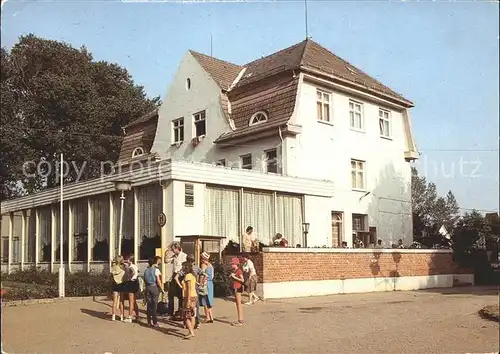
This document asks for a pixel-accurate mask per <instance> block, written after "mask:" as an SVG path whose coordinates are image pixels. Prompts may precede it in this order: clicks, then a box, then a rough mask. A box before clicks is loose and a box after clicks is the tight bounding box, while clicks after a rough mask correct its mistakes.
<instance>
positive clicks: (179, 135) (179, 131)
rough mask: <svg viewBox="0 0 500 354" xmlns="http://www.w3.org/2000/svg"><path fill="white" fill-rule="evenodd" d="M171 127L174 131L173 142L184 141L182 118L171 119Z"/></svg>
mask: <svg viewBox="0 0 500 354" xmlns="http://www.w3.org/2000/svg"><path fill="white" fill-rule="evenodd" d="M172 128H173V131H174V144H175V143H182V142H183V141H184V118H179V119H176V120H174V121H172Z"/></svg>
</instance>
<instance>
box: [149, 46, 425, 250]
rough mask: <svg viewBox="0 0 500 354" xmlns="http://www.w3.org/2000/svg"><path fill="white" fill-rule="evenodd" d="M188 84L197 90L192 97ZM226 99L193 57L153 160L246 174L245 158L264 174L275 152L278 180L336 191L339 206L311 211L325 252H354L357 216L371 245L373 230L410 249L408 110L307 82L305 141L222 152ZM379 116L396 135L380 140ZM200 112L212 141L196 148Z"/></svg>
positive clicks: (299, 120) (180, 75) (274, 139)
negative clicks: (179, 133)
mask: <svg viewBox="0 0 500 354" xmlns="http://www.w3.org/2000/svg"><path fill="white" fill-rule="evenodd" d="M188 79H189V81H190V89H187V80H188ZM318 89H319V90H321V91H322V92H325V93H328V95H329V116H330V122H324V121H318V116H317V90H318ZM220 92H221V89H220V87H219V86H218V85H217V84H216V83H215V81H214V80H212V78H211V77H210V75H209V74H208V73H207V72H206V71H205V70H204V69H203V68H202V67H201V65H200V64H199V63H198V62H197V61H196V59H195V58H194V57H193V56H192V55H191V54H190V53H188V54H187V55H186V56H185V58H184V59H183V61H182V63H181V65H180V68H179V71H178V72H177V74H176V76H175V78H174V81H173V83H172V85H171V87H170V88H169V90H168V93H167V97H166V98H165V101H164V103H163V105H162V107H161V108H160V110H159V123H158V129H157V135H156V139H155V143H154V145H153V152H155V153H157V154H159V156H161V157H164V158H173V159H176V160H187V161H197V162H204V163H216V162H217V161H220V160H221V159H223V160H224V162H225V165H226V166H228V167H232V168H241V167H242V160H241V156H243V155H247V154H251V156H252V169H254V170H257V171H262V172H265V171H266V151H267V150H270V149H276V151H277V155H278V160H279V162H280V163H279V169H278V173H280V174H283V175H288V176H295V177H302V178H308V179H316V180H328V181H332V182H333V183H334V184H335V196H334V197H333V198H331V199H330V200H329V201H325V200H321V202H318V203H313V204H314V206H310V207H311V208H313V209H308V210H306V211H305V220H304V221H305V222H309V223H310V225H311V226H310V227H311V232H314V234H316V235H320V236H318V237H319V239H318V242H319V243H320V244H318V245H319V246H323V245H324V246H329V247H330V246H337V243H339V242H340V241H346V242H347V243H348V245H349V246H352V244H353V228H355V226H354V225H353V224H354V223H353V221H352V218H353V216H352V215H353V214H359V216H356V217H357V218H358V219H359V218H363V222H362V224H363V230H362V231H365V234H364V240H365V243H367V242H368V243H369V242H370V241H369V240H368V231H369V230H370V228H375V229H373V230H376V231H375V232H376V238H377V239H382V240H383V244H384V245H385V246H390V245H391V244H394V243H396V242H397V240H398V239H402V240H403V243H405V244H410V243H411V242H412V240H413V235H412V216H411V188H410V181H411V165H410V163H409V162H407V161H406V160H405V153H407V152H408V151H410V152H414V151H415V146H414V142H413V138H412V135H411V125H410V120H409V112H408V110H407V109H406V108H405V107H403V106H399V105H397V104H395V103H391V102H389V101H387V100H384V99H381V98H379V97H375V96H372V95H369V94H367V93H363V92H361V91H358V90H355V89H347V88H345V87H343V86H340V85H339V84H333V82H331V81H327V80H320V79H317V78H315V77H312V76H308V75H306V74H300V83H299V87H298V90H297V100H296V105H295V110H294V113H293V115H292V117H291V119H290V121H289V123H290V124H294V125H296V126H298V127H300V128H299V129H300V134H298V135H296V136H286V137H285V138H281V137H280V135H279V131H278V129H276V135H275V136H271V137H268V138H265V139H260V140H256V141H253V142H250V143H243V144H234V145H233V146H223V147H220V146H217V145H216V144H214V140H215V139H217V138H218V137H219V136H220V135H221V134H222V133H223V132H228V131H231V124H230V122H229V120H228V119H227V118H226V117H225V115H224V113H223V110H222V106H221V103H220ZM350 100H354V103H356V104H357V105H360V106H358V107H361V114H362V118H361V122H362V128H361V129H355V128H353V127H351V126H350V112H349V110H350V106H349V102H350ZM379 110H383V112H386V113H387V118H388V123H387V126H384V128H386V127H388V129H389V133H388V137H385V136H381V133H380V129H381V128H380V126H379ZM200 111H205V112H206V116H205V117H206V118H205V119H206V135H205V136H204V139H203V140H202V141H201V142H200V143H199V144H198V145H197V146H193V145H192V144H191V139H192V138H193V137H195V136H196V134H195V131H194V123H193V120H194V118H193V115H194V114H195V113H196V112H200ZM381 114H382V113H381ZM180 117H184V141H183V142H182V144H180V146H176V145H175V144H174V138H173V135H172V134H173V127H172V124H173V123H172V122H173V121H174V120H176V119H179V118H180ZM249 120H250V117H249ZM351 160H358V161H361V162H362V164H363V167H362V174H363V183H362V184H363V185H362V186H360V187H359V188H353V184H352V179H351V172H352V171H351ZM332 212H338V213H339V214H340V215H341V218H342V222H341V224H340V225H341V226H340V227H341V230H340V236H339V239H338V240H337V239H333V236H332ZM311 219H314V222H313V220H311ZM358 224H359V223H356V225H358ZM358 226H359V225H358ZM319 240H321V241H319ZM372 241H373V240H372Z"/></svg>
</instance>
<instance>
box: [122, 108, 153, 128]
mask: <svg viewBox="0 0 500 354" xmlns="http://www.w3.org/2000/svg"><path fill="white" fill-rule="evenodd" d="M157 116H158V108H156V109H155V110H154V111H151V112H149V113H147V114H145V115H143V116H142V117H139V118H137V119H136V120H133V121H132V122H130V123H128V124H127V125H126V126H124V128H129V127H132V126H134V125H137V124H139V123H143V122H147V121H148V120H150V119H153V118H155V117H157Z"/></svg>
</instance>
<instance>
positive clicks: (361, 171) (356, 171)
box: [351, 160, 365, 190]
mask: <svg viewBox="0 0 500 354" xmlns="http://www.w3.org/2000/svg"><path fill="white" fill-rule="evenodd" d="M351 180H352V188H353V189H361V190H364V189H365V162H364V161H359V160H351Z"/></svg>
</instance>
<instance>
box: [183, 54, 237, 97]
mask: <svg viewBox="0 0 500 354" xmlns="http://www.w3.org/2000/svg"><path fill="white" fill-rule="evenodd" d="M189 52H190V53H191V55H192V56H193V57H194V58H195V59H196V60H197V61H198V63H200V65H201V66H202V67H203V69H205V71H206V72H207V73H208V74H209V75H210V76H211V77H212V79H214V81H215V82H216V83H217V85H219V87H220V88H221V89H223V90H227V89H228V88H229V86H231V84H232V83H233V81H234V80H235V79H236V77H237V76H238V74H239V73H240V71H241V70H243V67H241V66H239V65H236V64H232V63H229V62H227V61H223V60H220V59H217V58H214V57H210V56H208V55H205V54H201V53H197V52H195V51H192V50H190V51H189Z"/></svg>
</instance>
